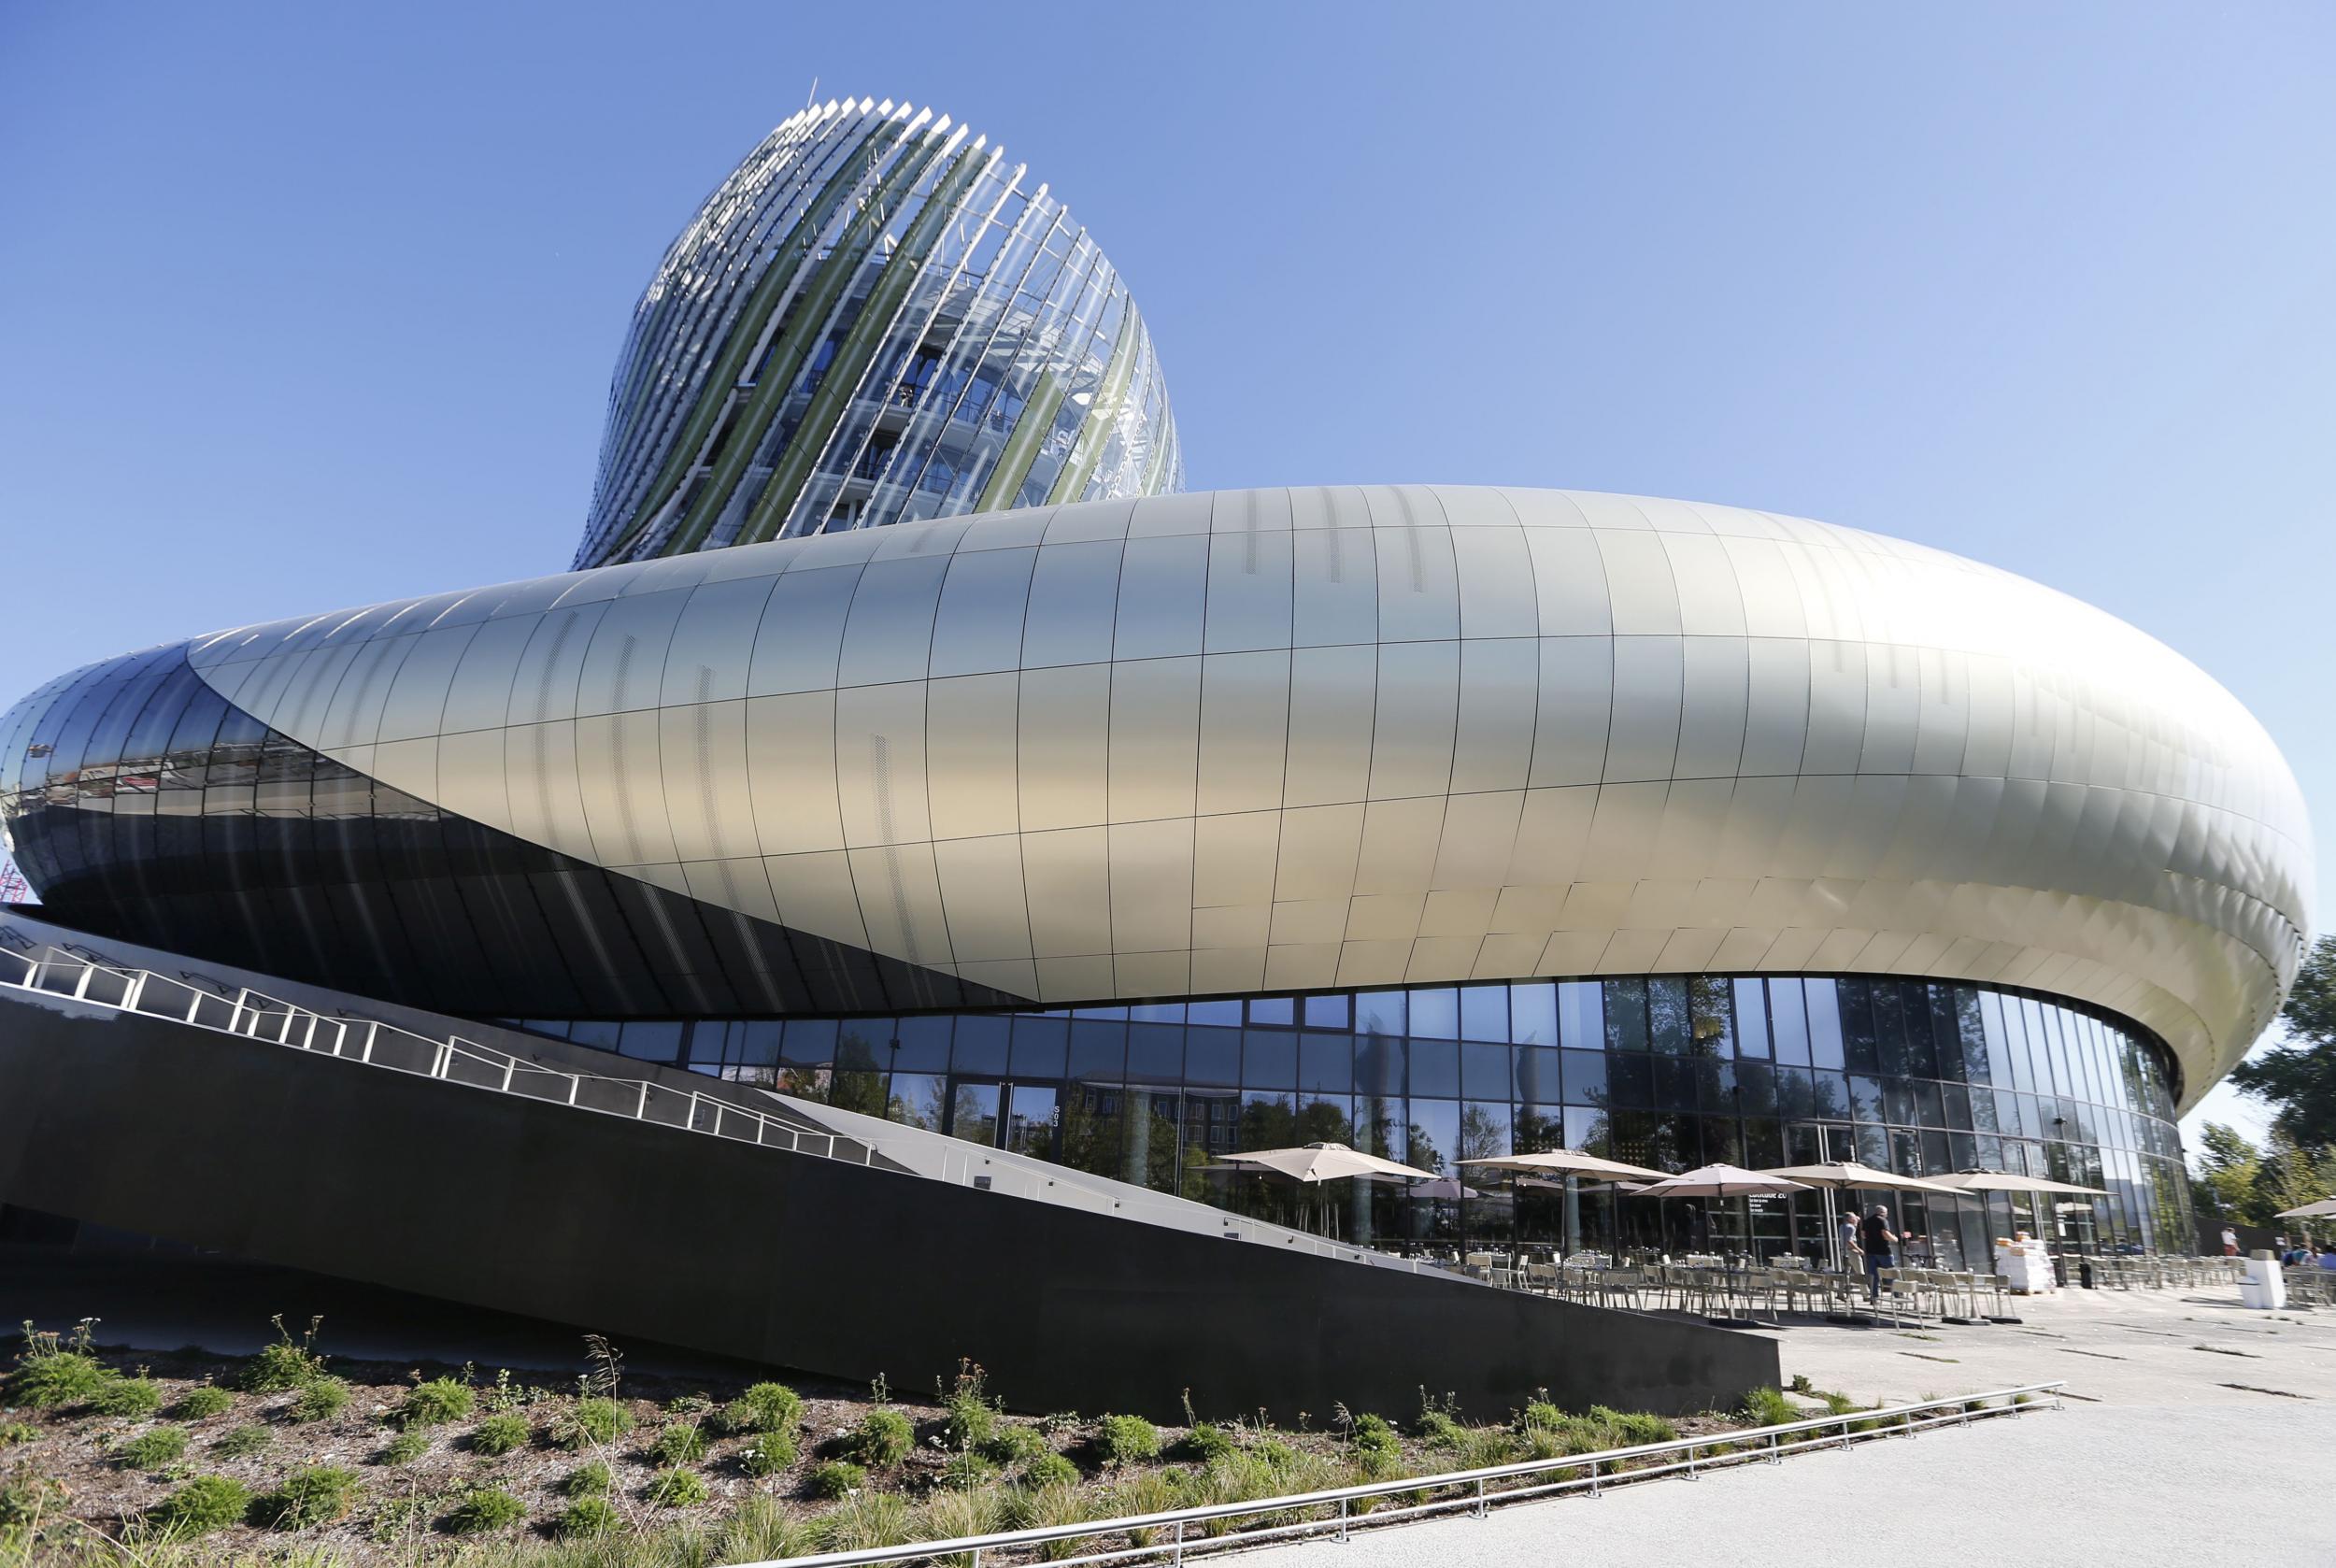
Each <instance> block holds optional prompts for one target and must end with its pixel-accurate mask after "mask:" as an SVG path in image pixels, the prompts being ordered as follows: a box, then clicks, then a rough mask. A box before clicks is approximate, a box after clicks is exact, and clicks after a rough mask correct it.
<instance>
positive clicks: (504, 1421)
mask: <svg viewBox="0 0 2336 1568" xmlns="http://www.w3.org/2000/svg"><path fill="white" fill-rule="evenodd" d="M526 1446H527V1418H526V1417H524V1416H522V1415H520V1413H519V1412H518V1411H516V1410H506V1411H504V1412H503V1413H502V1414H501V1415H496V1416H490V1417H488V1418H486V1419H485V1420H483V1421H481V1422H479V1423H478V1424H477V1426H475V1427H473V1428H471V1433H470V1448H471V1452H472V1453H474V1454H485V1455H486V1456H487V1457H488V1458H489V1459H497V1458H500V1457H501V1456H503V1455H505V1454H507V1453H510V1452H511V1451H512V1450H513V1449H515V1448H523V1447H526Z"/></svg>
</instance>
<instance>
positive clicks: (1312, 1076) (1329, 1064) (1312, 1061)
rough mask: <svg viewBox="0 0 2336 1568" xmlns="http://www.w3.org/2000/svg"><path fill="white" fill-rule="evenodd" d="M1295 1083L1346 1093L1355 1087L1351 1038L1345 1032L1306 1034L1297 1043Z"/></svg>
mask: <svg viewBox="0 0 2336 1568" xmlns="http://www.w3.org/2000/svg"><path fill="white" fill-rule="evenodd" d="M1298 1087H1299V1088H1300V1089H1304V1090H1314V1091H1316V1092H1318V1093H1338V1094H1346V1093H1348V1092H1350V1091H1352V1090H1353V1089H1354V1087H1355V1042H1354V1040H1353V1038H1352V1037H1351V1036H1349V1035H1346V1034H1308V1035H1306V1036H1304V1037H1303V1039H1302V1040H1301V1041H1300V1042H1299V1045H1298Z"/></svg>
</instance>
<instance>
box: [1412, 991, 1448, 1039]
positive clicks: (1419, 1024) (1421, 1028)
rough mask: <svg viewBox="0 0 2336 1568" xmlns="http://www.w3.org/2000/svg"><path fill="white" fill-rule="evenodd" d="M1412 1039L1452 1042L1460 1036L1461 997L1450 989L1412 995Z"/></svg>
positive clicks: (1417, 992) (1415, 992)
mask: <svg viewBox="0 0 2336 1568" xmlns="http://www.w3.org/2000/svg"><path fill="white" fill-rule="evenodd" d="M1410 1033H1411V1037H1412V1038H1413V1039H1415V1040H1417V1039H1430V1040H1452V1039H1457V1038H1459V1036H1460V997H1459V995H1458V993H1457V992H1455V991H1452V990H1451V989H1450V988H1448V987H1445V988H1440V989H1438V990H1435V991H1413V992H1412V993H1411V1030H1410Z"/></svg>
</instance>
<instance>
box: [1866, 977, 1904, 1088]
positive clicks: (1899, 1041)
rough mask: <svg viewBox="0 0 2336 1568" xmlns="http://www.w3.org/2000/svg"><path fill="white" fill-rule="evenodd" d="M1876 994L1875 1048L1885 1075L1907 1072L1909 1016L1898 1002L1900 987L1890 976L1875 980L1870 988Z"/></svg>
mask: <svg viewBox="0 0 2336 1568" xmlns="http://www.w3.org/2000/svg"><path fill="white" fill-rule="evenodd" d="M1868 989H1869V991H1871V992H1872V994H1873V1037H1874V1050H1875V1053H1876V1054H1877V1055H1878V1056H1879V1057H1880V1059H1881V1063H1882V1076H1884V1077H1891V1076H1897V1077H1904V1076H1906V1018H1905V1009H1904V1008H1903V1007H1902V1006H1901V1005H1899V995H1898V987H1897V986H1896V985H1895V984H1893V983H1892V982H1890V981H1888V980H1876V981H1874V982H1873V984H1872V985H1871V986H1870V987H1869V988H1868Z"/></svg>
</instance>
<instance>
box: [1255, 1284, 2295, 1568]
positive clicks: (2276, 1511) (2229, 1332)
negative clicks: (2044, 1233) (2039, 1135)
mask: <svg viewBox="0 0 2336 1568" xmlns="http://www.w3.org/2000/svg"><path fill="white" fill-rule="evenodd" d="M2020 1311H2021V1313H2022V1315H2023V1316H2024V1317H2025V1319H2027V1320H2026V1321H2025V1322H2024V1323H2022V1324H2019V1325H2017V1326H2014V1325H2009V1324H1989V1325H1985V1326H1979V1325H1974V1326H1972V1327H1968V1328H1950V1327H1934V1328H1928V1329H1922V1330H1914V1331H1908V1332H1907V1333H1900V1332H1898V1331H1895V1330H1891V1329H1887V1328H1881V1329H1853V1328H1834V1327H1805V1328H1792V1329H1788V1330H1786V1331H1785V1332H1784V1333H1783V1334H1782V1335H1781V1336H1780V1338H1781V1340H1782V1347H1783V1361H1784V1368H1785V1371H1786V1373H1787V1375H1788V1376H1789V1375H1791V1374H1793V1373H1795V1372H1800V1373H1803V1374H1805V1375H1806V1376H1808V1377H1809V1379H1810V1381H1811V1382H1812V1383H1814V1384H1815V1385H1816V1387H1818V1388H1821V1389H1833V1390H1840V1391H1842V1392H1845V1393H1847V1394H1849V1395H1851V1396H1852V1397H1854V1398H1856V1399H1858V1400H1859V1401H1861V1402H1865V1403H1869V1404H1870V1403H1873V1402H1874V1401H1876V1400H1893V1401H1896V1400H1914V1399H1919V1398H1923V1397H1926V1396H1944V1395H1948V1394H1955V1393H1968V1392H1975V1391H1978V1390H1985V1389H1999V1388H2008V1387H2013V1386H2016V1385H2018V1384H2023V1383H2036V1382H2044V1381H2048V1380H2051V1379H2055V1378H2064V1379H2066V1380H2067V1382H2068V1391H2069V1398H2068V1400H2067V1402H2066V1408H2064V1409H2061V1410H2058V1411H2055V1410H2052V1409H2049V1408H2042V1409H2031V1410H2030V1411H2027V1412H2025V1413H2023V1414H2021V1415H2019V1416H2016V1417H2010V1418H1991V1419H1988V1420H1985V1421H1981V1422H1978V1423H1976V1424H1974V1425H1973V1426H1971V1427H1968V1428H1960V1427H1958V1428H1943V1429H1940V1430H1937V1431H1932V1432H1927V1433H1922V1434H1921V1435H1919V1436H1917V1437H1915V1438H1912V1439H1900V1438H1893V1439H1889V1440H1887V1441H1881V1442H1874V1443H1868V1444H1862V1445H1860V1446H1859V1447H1855V1448H1853V1449H1850V1450H1849V1451H1847V1452H1845V1453H1843V1452H1831V1453H1815V1454H1808V1455H1802V1456H1799V1457H1796V1458H1793V1459H1789V1460H1788V1461H1785V1462H1784V1463H1782V1464H1778V1465H1751V1466H1746V1467H1744V1468H1741V1469H1736V1470H1730V1471H1723V1472H1720V1473H1718V1474H1716V1475H1707V1476H1705V1477H1703V1478H1702V1479H1701V1480H1697V1481H1693V1482H1689V1481H1686V1480H1656V1481H1649V1482H1644V1483H1641V1484H1638V1485H1635V1486H1630V1487H1624V1488H1620V1489H1617V1490H1614V1491H1611V1492H1609V1493H1607V1494H1605V1495H1604V1496H1602V1497H1599V1498H1596V1499H1591V1498H1588V1497H1568V1498H1561V1499H1558V1500H1555V1501H1551V1502H1545V1503H1528V1504H1517V1505H1515V1506H1513V1507H1510V1508H1506V1509H1502V1510H1499V1511H1497V1512H1495V1513H1494V1514H1492V1515H1491V1517H1490V1518H1484V1519H1471V1518H1458V1519H1440V1520H1437V1521H1435V1522H1432V1523H1427V1524H1419V1525H1414V1526H1408V1527H1396V1528H1391V1529H1387V1530H1381V1531H1377V1532H1370V1533H1366V1534H1359V1535H1357V1536H1356V1537H1355V1538H1354V1539H1353V1540H1352V1541H1350V1542H1349V1543H1348V1544H1347V1545H1346V1546H1344V1547H1340V1546H1336V1545H1304V1546H1292V1547H1274V1548H1269V1549H1267V1550H1264V1551H1261V1552H1258V1553H1254V1554H1249V1555H1246V1556H1244V1557H1243V1558H1242V1559H1241V1561H1243V1562H1244V1563H1255V1564H1258V1565H1259V1568H1281V1565H1282V1564H1284V1563H1287V1565H1288V1568H1379V1565H1381V1564H1386V1565H1388V1568H1396V1565H1399V1564H1400V1565H1403V1568H1410V1565H1412V1564H1417V1563H1435V1564H1446V1563H1451V1564H1465V1565H1468V1568H1478V1565H1482V1568H1507V1565H1509V1564H1516V1565H1518V1568H1524V1565H1527V1564H1531V1565H1533V1568H1543V1565H1545V1564H1549V1563H1562V1564H1565V1565H1566V1568H1601V1565H1603V1564H1614V1565H1616V1568H1646V1565H1647V1564H1650V1563H1663V1564H1674V1565H1677V1568H1810V1564H1812V1563H1816V1562H1836V1561H1841V1562H1863V1561H1873V1562H1880V1563H1887V1564H1888V1565H1889V1568H1932V1565H1938V1568H1949V1565H1951V1568H1972V1565H1973V1564H1976V1563H1995V1562H2012V1561H2020V1560H2023V1559H2030V1560H2032V1561H2039V1562H2050V1563H2083V1564H2092V1563H2102V1564H2113V1565H2114V1568H2158V1565H2160V1564H2163V1565H2167V1568H2172V1565H2176V1564H2179V1565H2181V1568H2196V1565H2200V1564H2207V1563H2238V1562H2246V1561H2264V1562H2280V1563H2307V1562H2309V1563H2322V1562H2329V1563H2336V1535H2331V1534H2330V1532H2329V1530H2328V1529H2327V1528H2326V1526H2325V1524H2324V1522H2323V1519H2324V1515H2323V1506H2322V1505H2323V1504H2324V1501H2325V1499H2326V1497H2327V1495H2328V1487H2329V1459H2330V1457H2331V1456H2336V1313H2331V1312H2328V1311H2321V1312H2318V1313H2308V1312H2294V1313H2283V1314H2276V1315H2273V1314H2266V1313H2260V1312H2247V1311H2244V1310H2243V1309H2242V1308H2240V1307H2239V1306H2238V1305H2237V1304H2236V1293H2235V1291H2234V1292H2219V1291H2217V1292H2204V1291H2201V1292H2197V1293H2186V1292H2182V1291H2143V1290H2136V1291H2132V1292H2123V1291H2112V1292H2072V1293H2071V1294H2069V1295H2066V1296H2063V1297H2059V1298H2057V1299H2055V1298H2046V1299H2044V1300H2040V1301H2034V1302H2023V1303H2022V1304H2021V1306H2020ZM1910 1334H1911V1335H1913V1337H1909V1335H1910ZM2273 1390H2276V1391H2273Z"/></svg>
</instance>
